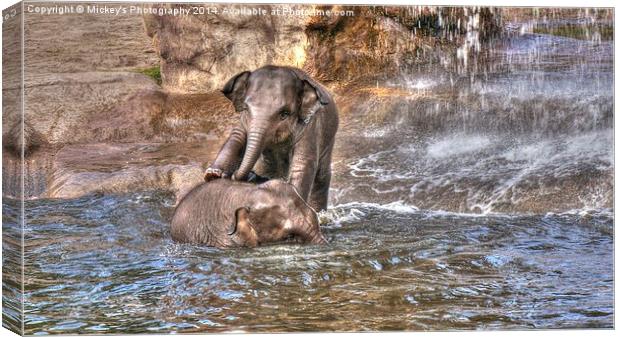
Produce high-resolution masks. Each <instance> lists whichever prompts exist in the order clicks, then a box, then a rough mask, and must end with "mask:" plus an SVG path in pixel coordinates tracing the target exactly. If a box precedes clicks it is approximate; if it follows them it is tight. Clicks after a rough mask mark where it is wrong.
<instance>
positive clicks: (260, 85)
mask: <svg viewBox="0 0 620 337" xmlns="http://www.w3.org/2000/svg"><path fill="white" fill-rule="evenodd" d="M222 92H223V93H224V95H226V97H228V99H230V100H231V101H232V103H233V105H234V107H235V110H236V111H238V112H240V115H241V116H240V123H239V124H238V125H237V126H235V127H234V128H233V130H232V132H231V134H230V136H229V137H228V139H227V140H226V142H225V143H224V145H223V146H222V148H221V149H220V152H219V153H218V155H217V157H216V159H215V161H214V162H213V163H212V164H211V165H210V167H209V168H208V169H207V171H206V172H205V180H206V181H210V180H211V179H216V178H229V177H230V178H232V179H233V180H245V179H247V176H248V174H249V173H250V171H251V170H252V169H254V170H255V171H256V173H258V174H259V175H262V176H265V177H268V178H272V179H273V178H281V179H286V180H287V181H288V182H289V183H291V184H292V185H293V186H294V187H295V188H296V189H297V191H298V192H299V195H301V197H302V198H303V199H304V200H306V201H308V203H309V204H310V206H311V207H312V208H313V209H315V210H317V211H320V210H324V209H326V208H327V197H328V193H329V184H330V180H331V156H332V149H333V147H334V140H335V136H336V131H337V130H338V110H337V108H336V104H335V103H334V100H333V99H332V97H331V95H330V94H329V92H328V91H327V90H326V89H325V88H324V87H323V86H322V85H320V84H319V83H318V82H316V81H315V80H313V79H312V78H310V77H309V76H308V75H307V74H306V73H304V72H303V71H302V70H300V69H297V68H291V67H279V66H272V65H268V66H264V67H262V68H259V69H257V70H255V71H252V72H250V71H244V72H241V73H239V74H237V75H235V76H233V77H232V78H231V79H230V80H228V82H227V83H226V85H225V86H224V89H223V90H222Z"/></svg>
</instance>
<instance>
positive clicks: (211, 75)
mask: <svg viewBox="0 0 620 337" xmlns="http://www.w3.org/2000/svg"><path fill="white" fill-rule="evenodd" d="M153 6H154V8H162V7H163V8H170V7H175V8H176V7H184V8H186V9H190V10H191V8H192V5H176V4H174V5H173V4H157V5H153ZM205 7H208V8H213V9H216V10H217V11H218V14H210V15H187V16H159V15H146V16H145V18H144V20H145V27H146V29H147V34H149V36H151V37H152V38H153V41H154V45H155V48H156V50H157V53H158V55H159V56H160V58H161V61H162V77H163V87H164V89H166V90H168V91H172V92H178V93H196V92H208V91H211V90H217V89H221V88H222V87H223V85H224V83H225V82H226V81H227V80H228V79H229V78H230V77H231V76H233V75H235V74H237V73H238V72H241V71H244V70H252V69H256V68H258V67H260V66H263V65H265V64H277V65H289V66H295V67H300V68H303V69H305V70H306V71H308V73H310V74H311V75H312V76H314V77H316V78H317V79H319V80H322V81H326V82H330V81H339V82H347V81H351V80H354V79H358V78H360V77H363V78H375V77H377V76H379V77H386V76H390V75H392V74H394V73H396V72H399V71H401V70H403V68H405V69H407V68H411V67H413V66H414V65H415V64H417V63H420V62H429V61H432V62H437V63H439V59H440V58H441V59H442V60H443V61H444V63H445V62H450V61H451V60H452V59H451V57H452V56H453V57H452V58H456V51H457V47H459V46H461V45H462V44H463V43H464V41H466V39H465V37H466V36H467V35H468V34H473V33H476V34H478V35H476V36H479V37H481V38H484V37H486V36H488V35H490V32H492V31H494V30H496V28H497V25H496V21H497V18H498V16H497V15H495V14H494V12H491V11H490V10H488V9H477V8H448V7H403V6H396V7H385V6H381V7H370V6H369V7H366V6H333V5H329V6H317V5H301V4H300V5H229V4H223V5H205ZM241 8H249V9H263V10H265V11H267V12H268V13H271V12H272V11H274V10H284V9H287V8H288V9H290V10H292V11H297V12H295V13H298V12H299V11H302V10H303V11H305V12H304V13H302V14H301V15H292V14H291V15H265V16H256V15H227V14H225V13H224V11H225V10H239V9H241ZM316 11H322V13H325V12H327V11H330V13H335V12H337V13H339V14H341V15H329V16H328V15H314V14H312V13H316ZM437 22H440V24H437ZM179 32H183V33H182V34H179ZM440 42H441V43H440ZM469 47H470V46H468V48H469ZM448 50H449V53H446V51H448ZM466 52H470V50H469V49H467V50H466ZM446 54H449V55H448V57H447V56H446Z"/></svg>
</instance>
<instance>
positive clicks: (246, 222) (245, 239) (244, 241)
mask: <svg viewBox="0 0 620 337" xmlns="http://www.w3.org/2000/svg"><path fill="white" fill-rule="evenodd" d="M249 216H250V209H249V208H247V207H240V208H237V210H236V211H235V222H234V223H233V224H232V226H230V227H231V228H230V229H229V231H228V233H227V234H228V235H230V236H233V235H234V236H233V238H232V239H233V241H234V242H235V243H236V244H238V245H240V246H247V247H256V246H257V245H258V235H257V234H256V231H255V230H254V227H252V225H251V224H250V219H249Z"/></svg>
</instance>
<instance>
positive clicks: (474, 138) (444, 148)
mask: <svg viewBox="0 0 620 337" xmlns="http://www.w3.org/2000/svg"><path fill="white" fill-rule="evenodd" d="M490 144H491V140H490V139H489V138H488V137H486V136H482V135H457V136H450V137H448V138H444V139H442V140H440V141H437V142H434V143H432V144H430V145H429V146H428V148H427V151H428V154H429V155H430V156H431V157H434V158H445V157H452V156H455V155H460V154H464V153H469V152H475V151H480V150H482V149H484V148H486V147H488V146H489V145H490Z"/></svg>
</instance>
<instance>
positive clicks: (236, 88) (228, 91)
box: [222, 71, 251, 111]
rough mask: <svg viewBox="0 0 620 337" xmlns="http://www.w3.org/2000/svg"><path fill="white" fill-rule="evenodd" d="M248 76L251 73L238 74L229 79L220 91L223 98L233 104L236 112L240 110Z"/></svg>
mask: <svg viewBox="0 0 620 337" xmlns="http://www.w3.org/2000/svg"><path fill="white" fill-rule="evenodd" d="M250 74H251V72H249V71H242V72H240V73H238V74H237V75H235V76H233V77H231V78H230V79H229V80H228V82H226V84H225V85H224V89H222V93H223V94H224V96H226V98H228V99H229V100H230V101H231V102H232V103H233V105H234V106H235V110H237V111H239V110H241V109H242V103H243V96H244V95H245V89H246V86H247V82H248V78H249V77H250Z"/></svg>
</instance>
